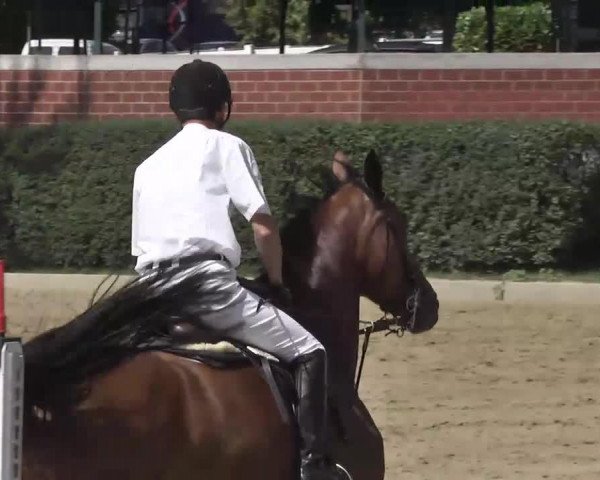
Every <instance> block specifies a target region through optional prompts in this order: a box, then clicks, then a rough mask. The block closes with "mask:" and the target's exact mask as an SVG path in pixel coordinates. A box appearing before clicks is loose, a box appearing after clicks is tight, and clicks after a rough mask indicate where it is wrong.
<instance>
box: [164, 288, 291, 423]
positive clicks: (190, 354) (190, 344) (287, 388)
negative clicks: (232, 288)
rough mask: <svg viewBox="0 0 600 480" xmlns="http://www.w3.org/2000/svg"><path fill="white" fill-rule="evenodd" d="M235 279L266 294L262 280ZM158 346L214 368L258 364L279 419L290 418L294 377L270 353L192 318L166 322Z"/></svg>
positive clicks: (262, 295)
mask: <svg viewBox="0 0 600 480" xmlns="http://www.w3.org/2000/svg"><path fill="white" fill-rule="evenodd" d="M238 280H239V282H240V284H241V285H242V286H243V287H244V288H246V289H248V290H250V291H252V292H254V293H255V294H257V295H258V296H260V297H261V298H269V287H268V286H267V285H266V284H265V283H264V282H262V281H260V280H250V279H246V278H239V279H238ZM155 347H156V346H155ZM160 349H161V350H162V351H166V352H168V353H171V354H174V355H178V356H182V357H185V358H189V359H191V360H194V361H197V362H200V363H203V364H206V365H209V366H211V367H214V368H223V369H225V368H242V367H248V366H251V365H253V366H255V367H257V369H258V370H259V371H260V372H261V374H262V376H263V378H264V379H265V381H266V382H267V384H268V385H269V388H270V389H271V391H272V393H273V397H274V399H275V402H276V403H277V407H278V409H279V413H280V415H281V417H282V419H283V420H284V421H285V422H286V423H291V422H292V421H291V418H290V417H291V416H292V409H293V407H294V406H295V405H296V402H297V397H296V388H295V384H294V378H293V376H292V373H291V372H290V371H289V370H288V369H287V367H286V366H285V365H284V364H282V363H281V362H280V361H279V360H278V359H277V358H275V357H274V356H272V355H270V354H269V353H267V352H263V351H261V350H259V349H256V348H254V347H251V346H249V345H243V344H240V343H237V342H234V341H232V340H230V339H226V338H223V336H222V334H220V333H219V332H215V331H213V330H210V329H208V328H203V326H202V324H201V323H200V322H198V321H196V320H195V319H194V320H192V319H190V320H189V321H188V320H181V319H177V321H174V322H173V323H171V324H169V325H168V331H167V343H166V344H163V345H162V348H160Z"/></svg>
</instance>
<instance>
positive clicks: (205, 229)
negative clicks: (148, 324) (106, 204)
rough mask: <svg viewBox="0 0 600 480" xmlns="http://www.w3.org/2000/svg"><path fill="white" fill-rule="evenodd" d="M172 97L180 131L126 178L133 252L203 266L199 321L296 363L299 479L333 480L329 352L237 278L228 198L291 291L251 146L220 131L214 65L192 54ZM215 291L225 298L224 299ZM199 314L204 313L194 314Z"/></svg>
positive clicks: (220, 97) (151, 264)
mask: <svg viewBox="0 0 600 480" xmlns="http://www.w3.org/2000/svg"><path fill="white" fill-rule="evenodd" d="M169 104H170V107H171V110H172V111H173V112H174V114H175V115H176V117H177V119H178V120H179V122H180V123H181V125H182V128H181V130H180V131H179V132H178V133H177V134H176V135H175V136H174V137H173V138H171V139H170V140H169V141H167V142H166V143H165V144H164V145H163V146H162V147H160V148H159V149H158V150H157V151H156V152H154V153H153V154H152V155H151V156H150V157H148V158H147V159H146V160H145V161H144V162H143V163H141V164H140V165H139V166H138V167H137V169H136V171H135V177H134V182H133V202H132V245H131V250H132V255H133V256H135V257H137V263H136V267H135V269H136V271H137V272H138V273H140V274H144V273H145V272H149V271H150V272H152V271H154V272H160V269H161V268H164V267H165V266H166V267H169V266H171V265H178V266H179V268H182V269H184V273H183V274H188V275H193V274H197V273H198V272H204V273H209V274H210V278H211V280H210V282H211V285H212V287H213V288H214V289H216V291H218V293H219V299H220V300H219V301H218V302H216V303H215V304H214V305H212V304H211V305H210V306H209V308H207V309H205V311H203V312H202V314H201V315H199V318H198V321H199V322H201V323H202V325H203V326H205V327H209V328H210V329H213V330H216V331H218V330H222V331H225V330H226V332H227V337H228V338H231V339H232V340H235V341H238V342H242V343H244V344H247V345H250V346H253V347H256V348H259V349H261V350H263V351H265V352H268V353H270V354H272V355H274V356H275V357H277V358H279V359H280V360H281V361H283V362H286V363H287V364H289V365H290V366H291V367H292V368H293V372H294V375H295V379H296V388H297V389H298V399H299V405H298V409H297V416H298V424H299V430H300V437H301V450H300V454H301V478H302V480H329V479H336V478H338V476H337V473H336V472H337V470H336V467H335V465H334V464H333V463H331V462H330V461H329V458H328V454H327V451H326V438H325V437H326V424H327V421H326V408H327V405H326V404H327V400H326V398H327V373H326V370H327V355H326V352H325V349H324V347H323V346H322V345H321V344H320V343H319V342H318V341H317V340H316V339H315V337H313V335H311V334H310V333H309V332H308V331H306V330H305V329H304V328H303V327H302V326H300V325H299V324H298V323H297V322H296V321H295V320H293V319H292V318H291V317H290V316H288V315H286V314H285V313H284V312H282V311H280V310H278V309H277V308H275V307H273V306H272V305H270V304H269V303H266V304H265V303H264V301H262V300H261V298H260V297H258V296H257V295H255V294H254V293H252V292H250V291H248V290H246V289H244V288H243V287H242V286H241V285H240V284H239V283H238V281H237V275H236V268H237V267H238V266H239V264H240V256H241V249H240V245H239V243H238V241H237V239H236V236H235V234H234V231H233V227H232V224H231V219H230V217H229V206H230V203H231V204H233V205H234V206H235V208H236V209H237V210H238V211H239V212H240V213H241V214H242V215H243V216H244V218H245V219H246V220H247V221H249V222H250V224H251V225H252V229H253V232H254V241H255V244H256V248H257V250H258V253H259V256H260V258H261V261H262V264H263V266H264V268H265V270H266V272H267V275H268V279H269V282H270V286H271V288H272V291H273V292H274V295H276V296H279V297H280V298H289V292H288V291H287V290H286V288H285V287H284V285H283V280H282V247H281V240H280V236H279V230H278V227H277V223H276V221H275V219H274V218H273V216H272V215H271V212H270V209H269V205H268V202H267V199H266V198H265V194H264V191H263V186H262V182H261V176H260V173H259V169H258V166H257V163H256V160H255V158H254V155H253V152H252V150H251V149H250V147H249V146H248V145H247V144H246V143H245V142H244V141H243V140H241V139H240V138H238V137H235V136H233V135H231V134H229V133H225V132H223V131H222V129H223V127H224V126H225V124H226V122H227V121H228V120H229V117H230V114H231V107H232V96H231V87H230V84H229V80H228V79H227V76H226V75H225V73H224V72H223V70H221V68H219V67H218V66H217V65H215V64H213V63H210V62H204V61H201V60H194V61H193V62H190V63H187V64H185V65H183V66H182V67H180V68H179V69H177V70H176V71H175V73H174V74H173V76H172V79H171V83H170V88H169ZM221 299H222V300H221ZM200 317H201V318H200Z"/></svg>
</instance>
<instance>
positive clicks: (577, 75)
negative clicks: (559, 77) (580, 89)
mask: <svg viewBox="0 0 600 480" xmlns="http://www.w3.org/2000/svg"><path fill="white" fill-rule="evenodd" d="M564 75H565V76H564V78H565V80H585V79H586V78H588V70H584V69H579V68H578V69H566V70H564Z"/></svg>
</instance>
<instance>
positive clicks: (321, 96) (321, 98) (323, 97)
mask: <svg viewBox="0 0 600 480" xmlns="http://www.w3.org/2000/svg"><path fill="white" fill-rule="evenodd" d="M328 97H329V93H327V92H312V93H309V94H308V99H307V101H309V102H317V103H319V102H326V101H327V100H328Z"/></svg>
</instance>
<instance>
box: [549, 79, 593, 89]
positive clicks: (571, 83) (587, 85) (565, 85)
mask: <svg viewBox="0 0 600 480" xmlns="http://www.w3.org/2000/svg"><path fill="white" fill-rule="evenodd" d="M552 86H553V88H554V89H555V90H580V91H581V90H587V91H589V90H597V89H598V84H597V82H596V81H594V80H564V81H556V82H552Z"/></svg>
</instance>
